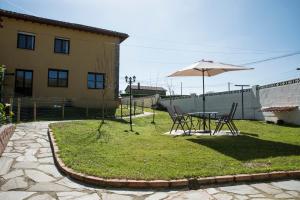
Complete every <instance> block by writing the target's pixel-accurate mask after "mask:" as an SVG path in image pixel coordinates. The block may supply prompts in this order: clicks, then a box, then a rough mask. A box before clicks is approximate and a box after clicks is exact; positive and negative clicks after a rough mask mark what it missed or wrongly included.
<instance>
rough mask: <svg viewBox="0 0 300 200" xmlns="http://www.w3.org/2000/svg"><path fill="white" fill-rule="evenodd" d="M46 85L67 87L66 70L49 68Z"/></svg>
mask: <svg viewBox="0 0 300 200" xmlns="http://www.w3.org/2000/svg"><path fill="white" fill-rule="evenodd" d="M48 86H52V87H68V71H65V70H54V69H52V70H49V71H48Z"/></svg>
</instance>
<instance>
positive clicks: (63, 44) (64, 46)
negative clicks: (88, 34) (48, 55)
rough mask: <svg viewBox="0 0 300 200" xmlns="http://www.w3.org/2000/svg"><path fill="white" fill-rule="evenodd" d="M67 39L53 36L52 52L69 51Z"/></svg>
mask: <svg viewBox="0 0 300 200" xmlns="http://www.w3.org/2000/svg"><path fill="white" fill-rule="evenodd" d="M69 42H70V41H69V40H63V39H58V38H55V40H54V52H56V53H66V54H67V53H69Z"/></svg>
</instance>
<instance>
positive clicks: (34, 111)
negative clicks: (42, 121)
mask: <svg viewBox="0 0 300 200" xmlns="http://www.w3.org/2000/svg"><path fill="white" fill-rule="evenodd" d="M33 121H36V102H35V101H34V102H33Z"/></svg>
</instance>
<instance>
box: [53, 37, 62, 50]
mask: <svg viewBox="0 0 300 200" xmlns="http://www.w3.org/2000/svg"><path fill="white" fill-rule="evenodd" d="M60 47H61V40H59V39H55V42H54V51H55V52H57V53H60Z"/></svg>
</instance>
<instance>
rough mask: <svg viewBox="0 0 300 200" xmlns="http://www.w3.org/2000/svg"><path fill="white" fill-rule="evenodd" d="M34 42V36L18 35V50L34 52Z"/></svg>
mask: <svg viewBox="0 0 300 200" xmlns="http://www.w3.org/2000/svg"><path fill="white" fill-rule="evenodd" d="M34 40H35V37H34V36H33V35H29V34H28V35H27V34H24V33H18V48H21V49H31V50H33V49H34Z"/></svg>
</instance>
